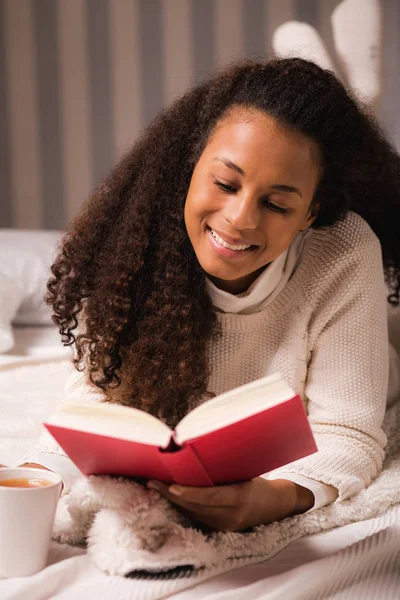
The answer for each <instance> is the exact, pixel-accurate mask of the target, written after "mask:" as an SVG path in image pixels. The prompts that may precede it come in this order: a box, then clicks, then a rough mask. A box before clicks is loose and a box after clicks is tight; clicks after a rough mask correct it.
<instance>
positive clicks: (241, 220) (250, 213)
mask: <svg viewBox="0 0 400 600" xmlns="http://www.w3.org/2000/svg"><path fill="white" fill-rule="evenodd" d="M223 215H224V217H225V219H226V220H227V221H228V223H230V224H231V225H232V227H234V228H235V229H237V230H239V229H256V227H257V225H258V206H257V202H256V200H255V199H254V198H252V197H250V196H244V195H241V196H239V195H236V196H230V198H229V199H228V200H227V202H226V204H225V207H224V210H223Z"/></svg>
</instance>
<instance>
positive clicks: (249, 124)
mask: <svg viewBox="0 0 400 600" xmlns="http://www.w3.org/2000/svg"><path fill="white" fill-rule="evenodd" d="M319 171H320V164H319V159H318V148H317V145H316V143H315V142H313V141H312V140H311V139H307V138H306V137H305V136H302V135H299V134H298V133H295V132H293V131H290V130H289V129H288V128H285V127H284V126H283V125H280V124H279V123H278V122H277V121H276V120H274V119H273V118H271V117H269V116H268V115H266V114H265V113H262V112H261V111H256V110H249V109H246V108H240V107H234V108H233V109H232V110H231V111H230V112H229V113H228V114H227V115H226V116H224V117H223V119H222V120H221V121H220V122H219V123H218V125H217V126H216V128H215V131H214V132H213V134H212V136H211V138H210V140H209V141H208V143H207V145H206V147H205V149H204V152H203V153H202V155H201V156H200V159H199V161H198V163H197V164H196V166H195V168H194V171H193V175H192V179H191V182H190V187H189V191H188V194H187V198H186V204H185V224H186V228H187V232H188V235H189V238H190V241H191V243H192V246H193V248H194V251H195V253H196V256H197V259H198V261H199V263H200V265H201V266H202V268H203V269H204V271H205V272H206V273H207V274H208V275H209V277H210V279H211V280H212V281H213V282H214V283H215V285H217V287H219V288H220V289H222V290H225V291H227V292H230V293H232V294H238V293H241V292H244V291H246V290H247V289H248V287H249V286H250V285H251V284H252V283H253V281H255V280H256V279H257V277H258V276H259V275H260V273H261V272H262V271H263V269H264V268H265V267H266V266H267V265H268V264H269V263H271V262H272V261H274V260H275V259H277V258H278V257H279V256H280V255H281V254H283V252H285V251H286V250H287V248H288V247H289V245H290V244H291V242H292V241H293V240H294V238H295V237H296V235H297V234H298V233H299V231H305V230H306V229H307V228H308V227H309V226H310V225H311V224H312V223H313V221H314V220H315V217H316V214H317V208H318V207H317V205H316V204H314V203H313V197H314V193H315V190H316V187H317V185H318V180H319Z"/></svg>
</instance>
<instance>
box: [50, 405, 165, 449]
mask: <svg viewBox="0 0 400 600" xmlns="http://www.w3.org/2000/svg"><path fill="white" fill-rule="evenodd" d="M47 423H48V424H49V425H57V426H59V427H65V428H66V429H76V430H78V431H86V432H88V433H97V434H99V435H105V436H110V437H116V438H120V439H125V440H131V441H134V442H138V443H141V444H150V445H153V446H160V447H161V448H166V447H167V446H168V445H169V443H170V441H171V436H172V431H171V430H170V428H169V427H168V426H167V425H165V424H164V423H163V422H162V421H160V420H159V419H157V418H156V417H153V416H152V415H150V414H148V413H145V412H144V411H142V410H138V409H136V408H132V407H129V406H119V405H116V404H106V403H102V404H64V405H61V406H60V408H59V409H58V410H57V412H56V413H54V414H53V415H52V417H51V418H50V419H49V420H48V421H47Z"/></svg>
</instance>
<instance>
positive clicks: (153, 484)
mask: <svg viewBox="0 0 400 600" xmlns="http://www.w3.org/2000/svg"><path fill="white" fill-rule="evenodd" d="M146 487H148V488H149V489H150V490H157V491H158V492H159V491H160V490H161V485H160V484H159V483H158V481H148V482H147V483H146Z"/></svg>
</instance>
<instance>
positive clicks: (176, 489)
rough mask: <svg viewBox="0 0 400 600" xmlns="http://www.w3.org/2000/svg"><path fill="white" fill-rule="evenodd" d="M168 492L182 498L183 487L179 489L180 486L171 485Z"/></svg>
mask: <svg viewBox="0 0 400 600" xmlns="http://www.w3.org/2000/svg"><path fill="white" fill-rule="evenodd" d="M168 491H169V493H170V494H173V495H174V496H182V493H183V490H182V488H181V487H179V485H171V487H170V488H168Z"/></svg>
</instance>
